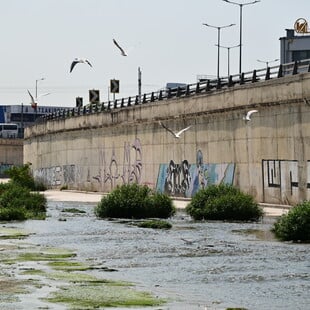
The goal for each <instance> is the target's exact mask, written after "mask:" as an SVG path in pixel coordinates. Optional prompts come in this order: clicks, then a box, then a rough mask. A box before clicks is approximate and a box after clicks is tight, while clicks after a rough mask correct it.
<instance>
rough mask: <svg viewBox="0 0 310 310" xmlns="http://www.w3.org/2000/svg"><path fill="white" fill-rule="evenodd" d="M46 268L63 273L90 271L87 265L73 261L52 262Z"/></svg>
mask: <svg viewBox="0 0 310 310" xmlns="http://www.w3.org/2000/svg"><path fill="white" fill-rule="evenodd" d="M48 266H50V267H52V268H53V269H56V270H65V271H85V270H89V269H91V267H90V266H89V265H85V264H84V263H80V262H73V261H53V262H49V263H48Z"/></svg>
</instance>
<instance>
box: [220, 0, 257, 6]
mask: <svg viewBox="0 0 310 310" xmlns="http://www.w3.org/2000/svg"><path fill="white" fill-rule="evenodd" d="M223 1H224V2H227V3H231V4H236V5H239V6H240V7H242V6H244V5H249V4H255V3H257V2H260V0H254V1H251V2H246V3H239V2H234V1H230V0H223Z"/></svg>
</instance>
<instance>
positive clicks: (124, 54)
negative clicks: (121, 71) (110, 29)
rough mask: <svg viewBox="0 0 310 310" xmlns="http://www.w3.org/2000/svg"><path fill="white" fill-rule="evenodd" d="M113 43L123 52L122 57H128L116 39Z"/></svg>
mask: <svg viewBox="0 0 310 310" xmlns="http://www.w3.org/2000/svg"><path fill="white" fill-rule="evenodd" d="M113 43H114V44H115V45H116V46H117V47H118V48H119V50H120V51H121V54H122V56H127V53H126V52H125V51H124V50H123V49H122V48H121V47H120V45H119V44H118V43H117V42H116V40H115V39H113Z"/></svg>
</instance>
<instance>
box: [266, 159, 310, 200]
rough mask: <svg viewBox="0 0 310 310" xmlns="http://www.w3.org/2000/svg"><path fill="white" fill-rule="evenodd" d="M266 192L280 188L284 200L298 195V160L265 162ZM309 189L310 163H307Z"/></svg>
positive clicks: (309, 184) (309, 186)
mask: <svg viewBox="0 0 310 310" xmlns="http://www.w3.org/2000/svg"><path fill="white" fill-rule="evenodd" d="M262 166H263V182H264V190H267V189H272V188H278V189H279V190H280V191H281V193H282V198H287V197H289V196H294V195H297V194H298V187H299V183H298V161H297V160H263V161H262ZM307 188H308V189H309V188H310V161H308V162H307Z"/></svg>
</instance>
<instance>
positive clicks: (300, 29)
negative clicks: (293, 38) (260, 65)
mask: <svg viewBox="0 0 310 310" xmlns="http://www.w3.org/2000/svg"><path fill="white" fill-rule="evenodd" d="M294 30H295V31H296V32H297V33H310V32H309V30H308V22H307V21H306V20H305V19H304V18H298V19H297V20H296V22H295V24H294Z"/></svg>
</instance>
